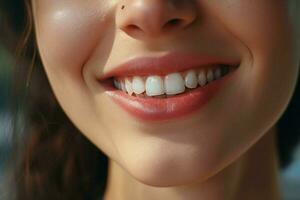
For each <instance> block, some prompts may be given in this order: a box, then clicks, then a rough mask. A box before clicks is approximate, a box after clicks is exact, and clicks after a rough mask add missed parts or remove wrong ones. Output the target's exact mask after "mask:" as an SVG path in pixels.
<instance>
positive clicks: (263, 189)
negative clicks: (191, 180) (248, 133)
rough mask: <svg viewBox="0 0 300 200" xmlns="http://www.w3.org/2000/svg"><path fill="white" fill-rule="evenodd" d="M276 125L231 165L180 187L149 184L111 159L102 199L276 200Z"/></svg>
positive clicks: (278, 195) (277, 198)
mask: <svg viewBox="0 0 300 200" xmlns="http://www.w3.org/2000/svg"><path fill="white" fill-rule="evenodd" d="M276 154H277V150H276V140H275V128H272V129H271V130H270V131H269V132H268V133H266V134H265V135H264V136H263V138H261V139H260V140H259V141H258V142H257V143H256V144H255V145H253V146H252V147H251V148H250V149H249V150H248V151H247V152H246V153H244V154H243V155H242V156H240V158H238V159H237V160H236V161H234V163H232V164H231V165H230V166H228V167H226V168H225V169H223V170H222V171H221V172H219V173H218V174H217V175H215V176H214V177H211V178H210V179H208V180H207V181H205V182H202V183H195V184H191V185H185V186H179V187H163V188H158V187H152V186H148V185H145V184H143V183H141V182H139V181H137V180H136V179H134V178H133V177H132V176H130V175H129V174H128V173H127V172H126V171H125V170H124V169H123V168H121V167H120V166H119V165H118V164H116V163H115V162H113V161H112V160H110V163H109V174H108V183H107V189H106V193H105V196H104V200H119V199H124V200H139V199H143V200H150V199H157V200H164V199H172V200H177V199H178V200H179V199H190V200H238V199H243V200H250V199H251V200H252V199H256V200H265V199H273V200H279V199H280V194H279V187H278V185H279V184H278V172H279V169H278V160H277V156H276Z"/></svg>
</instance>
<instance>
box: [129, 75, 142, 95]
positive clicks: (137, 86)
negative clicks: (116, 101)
mask: <svg viewBox="0 0 300 200" xmlns="http://www.w3.org/2000/svg"><path fill="white" fill-rule="evenodd" d="M132 90H133V92H134V93H135V94H142V93H143V92H145V83H144V80H143V79H142V78H141V77H139V76H134V77H133V79H132Z"/></svg>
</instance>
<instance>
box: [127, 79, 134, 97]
mask: <svg viewBox="0 0 300 200" xmlns="http://www.w3.org/2000/svg"><path fill="white" fill-rule="evenodd" d="M125 88H126V91H127V92H128V94H129V95H132V93H133V90H132V84H131V82H130V80H129V79H128V78H125Z"/></svg>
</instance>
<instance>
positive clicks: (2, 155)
mask: <svg viewBox="0 0 300 200" xmlns="http://www.w3.org/2000/svg"><path fill="white" fill-rule="evenodd" d="M12 65H13V60H12V57H11V55H10V54H9V53H8V52H7V51H5V49H4V48H3V47H2V46H1V44H0V185H1V183H3V181H4V180H5V163H6V161H7V159H8V155H9V148H10V142H11V136H12V134H11V131H12V119H11V115H10V113H9V112H8V107H9V106H10V96H11V90H12V86H11V83H12V77H11V69H12ZM24 76H25V74H24ZM280 179H281V188H282V193H283V195H284V197H285V198H284V199H285V200H300V145H298V148H297V150H296V151H295V153H294V161H293V162H292V164H291V165H289V167H287V168H286V169H285V170H283V171H282V172H281V177H280ZM0 196H1V195H0ZM0 199H1V198H0Z"/></svg>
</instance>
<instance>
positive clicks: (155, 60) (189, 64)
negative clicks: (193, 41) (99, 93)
mask: <svg viewBox="0 0 300 200" xmlns="http://www.w3.org/2000/svg"><path fill="white" fill-rule="evenodd" d="M213 64H224V65H230V66H237V65H238V64H239V61H236V60H232V59H228V58H225V57H216V56H209V55H201V54H187V53H169V54H165V55H163V56H159V57H138V58H133V59H129V60H128V61H126V62H124V63H122V64H120V65H118V66H117V67H115V68H114V69H112V70H110V71H109V72H107V73H105V74H103V75H102V76H100V77H99V80H100V81H103V80H105V79H108V78H111V77H130V76H134V75H139V76H146V75H162V76H163V75H166V74H169V73H172V72H180V71H184V70H187V69H191V68H199V67H205V66H207V65H213Z"/></svg>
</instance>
